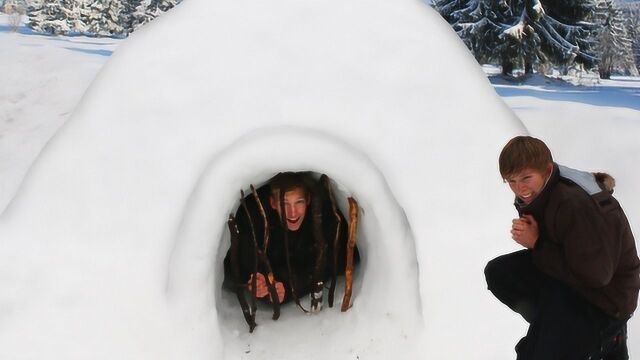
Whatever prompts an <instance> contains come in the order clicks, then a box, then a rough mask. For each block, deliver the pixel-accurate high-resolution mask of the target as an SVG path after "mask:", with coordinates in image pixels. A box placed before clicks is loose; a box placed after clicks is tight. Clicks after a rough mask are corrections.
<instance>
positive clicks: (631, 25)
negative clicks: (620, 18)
mask: <svg viewBox="0 0 640 360" xmlns="http://www.w3.org/2000/svg"><path fill="white" fill-rule="evenodd" d="M624 12H625V14H626V18H627V22H626V25H627V34H628V35H629V38H630V39H631V54H632V56H633V60H634V62H635V65H636V70H637V71H638V72H639V73H640V3H637V4H636V6H635V7H629V8H627V9H626V10H625V11H624Z"/></svg>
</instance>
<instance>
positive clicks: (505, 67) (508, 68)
mask: <svg viewBox="0 0 640 360" xmlns="http://www.w3.org/2000/svg"><path fill="white" fill-rule="evenodd" d="M512 72H513V64H512V63H511V62H510V61H508V60H502V75H511V73H512Z"/></svg>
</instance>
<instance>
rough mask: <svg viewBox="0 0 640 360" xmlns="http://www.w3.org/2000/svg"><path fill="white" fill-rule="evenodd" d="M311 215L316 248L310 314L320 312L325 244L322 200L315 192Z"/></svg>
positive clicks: (317, 192)
mask: <svg viewBox="0 0 640 360" xmlns="http://www.w3.org/2000/svg"><path fill="white" fill-rule="evenodd" d="M311 215H312V216H313V218H312V220H313V240H314V244H315V248H316V264H315V268H314V271H313V280H312V283H311V309H310V310H311V312H319V311H320V310H322V292H323V288H324V275H325V263H326V248H327V244H326V241H325V239H324V233H323V231H322V199H321V197H320V192H319V191H315V192H314V196H313V198H312V199H311Z"/></svg>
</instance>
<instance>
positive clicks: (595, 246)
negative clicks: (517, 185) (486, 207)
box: [516, 164, 640, 319]
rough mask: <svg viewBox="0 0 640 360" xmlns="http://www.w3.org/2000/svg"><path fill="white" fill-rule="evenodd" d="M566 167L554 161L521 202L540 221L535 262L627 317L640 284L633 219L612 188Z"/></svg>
mask: <svg viewBox="0 0 640 360" xmlns="http://www.w3.org/2000/svg"><path fill="white" fill-rule="evenodd" d="M561 168H562V169H563V171H562V172H561V171H560V168H559V167H558V165H557V164H554V169H553V173H552V175H551V177H550V179H549V181H548V182H547V184H546V186H545V187H544V189H543V191H542V192H541V193H540V195H538V197H537V198H536V199H534V201H533V202H531V203H530V204H528V205H524V204H521V203H518V202H516V208H517V209H518V212H519V213H520V214H531V215H533V217H534V218H535V219H536V221H537V222H538V224H539V229H540V237H539V239H538V241H537V243H536V246H535V248H534V249H533V259H534V263H535V264H536V266H537V267H538V268H539V269H540V270H541V271H543V272H544V273H546V274H548V275H550V276H552V277H554V278H556V279H558V280H560V281H563V282H564V283H566V284H568V285H569V286H570V287H572V288H573V289H575V290H576V291H577V292H578V293H580V294H581V295H582V296H584V298H585V299H586V300H587V301H589V302H590V303H592V304H594V305H596V306H598V307H599V308H601V309H602V310H604V311H605V312H606V313H607V314H609V315H611V316H613V317H615V318H618V319H622V318H625V317H628V316H630V315H631V314H632V313H633V311H634V310H635V309H636V305H637V301H638V289H640V260H639V259H638V254H637V251H636V244H635V240H634V238H633V234H632V233H631V228H630V226H629V222H628V221H627V218H626V216H625V214H624V212H623V210H622V208H621V207H620V204H619V203H618V201H617V200H616V199H615V198H614V197H613V196H612V195H611V193H612V192H613V191H612V189H608V188H606V186H605V185H604V184H603V183H601V182H599V183H596V182H595V177H593V176H591V178H592V180H591V181H592V184H591V185H592V186H591V190H589V189H588V187H589V184H587V185H586V186H585V181H584V179H585V177H582V179H581V180H576V178H575V177H574V179H573V180H572V179H570V178H567V177H565V173H567V169H568V168H564V167H561ZM568 170H569V173H572V172H573V173H574V174H575V173H578V172H577V171H575V170H572V169H568ZM561 173H562V174H561ZM582 174H583V175H585V174H588V173H583V172H582ZM561 175H562V176H561ZM570 175H571V174H569V176H570ZM587 178H588V176H587ZM601 178H602V176H599V177H598V179H599V180H601ZM609 179H610V180H612V179H611V178H609ZM578 184H580V185H578ZM593 186H596V188H597V190H596V191H594V190H593V189H594V188H593ZM598 186H599V187H598ZM588 191H591V193H589V192H588Z"/></svg>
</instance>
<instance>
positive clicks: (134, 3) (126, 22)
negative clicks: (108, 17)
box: [121, 0, 142, 34]
mask: <svg viewBox="0 0 640 360" xmlns="http://www.w3.org/2000/svg"><path fill="white" fill-rule="evenodd" d="M141 3H142V0H122V16H121V20H122V24H121V25H122V27H123V29H124V32H125V33H126V34H129V33H131V32H132V31H133V30H134V26H133V23H134V20H135V17H134V14H135V13H136V9H137V8H138V6H140V4H141Z"/></svg>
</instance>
